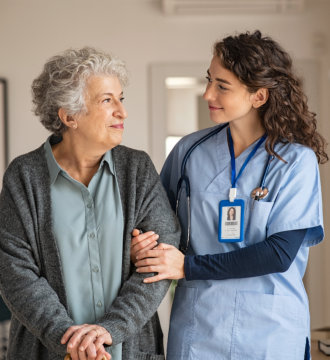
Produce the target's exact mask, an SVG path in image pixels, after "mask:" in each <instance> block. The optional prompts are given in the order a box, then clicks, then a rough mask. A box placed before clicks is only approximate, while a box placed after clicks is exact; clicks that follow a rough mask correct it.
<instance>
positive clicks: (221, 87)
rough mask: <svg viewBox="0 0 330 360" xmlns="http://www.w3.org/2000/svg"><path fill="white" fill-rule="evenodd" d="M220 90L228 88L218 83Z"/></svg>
mask: <svg viewBox="0 0 330 360" xmlns="http://www.w3.org/2000/svg"><path fill="white" fill-rule="evenodd" d="M218 87H219V89H220V90H228V89H227V88H226V87H224V86H222V85H218Z"/></svg>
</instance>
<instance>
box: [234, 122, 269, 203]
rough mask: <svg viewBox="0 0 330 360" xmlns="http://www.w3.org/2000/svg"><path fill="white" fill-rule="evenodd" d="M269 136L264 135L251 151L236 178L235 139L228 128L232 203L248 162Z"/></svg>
mask: <svg viewBox="0 0 330 360" xmlns="http://www.w3.org/2000/svg"><path fill="white" fill-rule="evenodd" d="M266 137H267V135H266V134H264V135H263V136H262V137H261V138H260V139H259V141H258V142H257V144H256V145H255V146H254V148H253V149H252V150H251V152H250V154H249V155H248V157H247V158H246V159H245V161H244V163H243V165H242V167H241V169H240V171H239V173H238V175H237V176H236V160H235V152H234V143H233V138H232V136H231V132H230V127H228V141H229V150H230V157H231V189H230V192H229V200H230V201H231V202H232V201H234V200H235V198H236V183H237V180H238V179H239V177H240V176H241V175H242V173H243V171H244V169H245V168H246V165H247V164H248V162H249V161H250V160H251V159H252V157H253V155H254V154H255V153H256V152H257V150H258V149H259V147H260V145H261V144H262V143H263V142H264V141H265V139H266Z"/></svg>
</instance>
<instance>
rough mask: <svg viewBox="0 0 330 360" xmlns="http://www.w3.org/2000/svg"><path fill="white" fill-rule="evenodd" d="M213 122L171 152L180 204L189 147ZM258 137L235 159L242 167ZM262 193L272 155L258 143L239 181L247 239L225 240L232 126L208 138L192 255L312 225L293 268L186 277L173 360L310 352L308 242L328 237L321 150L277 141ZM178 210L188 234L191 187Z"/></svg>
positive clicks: (176, 306)
mask: <svg viewBox="0 0 330 360" xmlns="http://www.w3.org/2000/svg"><path fill="white" fill-rule="evenodd" d="M211 130H212V129H205V130H202V131H198V132H196V133H193V134H191V135H188V136H186V137H184V138H183V139H182V140H181V141H180V142H179V143H178V144H177V145H176V147H175V148H174V149H173V151H172V152H171V154H170V155H169V157H168V159H167V161H166V163H165V165H164V167H163V170H162V173H161V178H162V181H163V184H164V186H165V188H166V190H167V193H168V196H169V199H170V201H171V203H172V206H173V207H174V206H175V196H176V189H177V182H178V179H179V178H180V172H181V164H182V160H183V157H184V155H185V153H186V151H187V150H188V149H189V148H190V146H191V145H192V144H193V143H194V142H195V141H196V140H198V139H200V138H201V137H202V136H203V135H205V134H206V133H208V132H210V131H211ZM254 145H255V144H252V145H251V146H250V147H249V148H247V149H246V150H245V151H244V152H243V153H242V154H240V155H239V156H238V157H237V158H236V169H237V171H239V169H240V168H241V166H242V164H243V163H244V161H245V159H246V157H247V156H248V154H249V153H250V151H251V149H252V148H253V146H254ZM275 149H276V152H277V153H278V154H279V155H280V156H281V157H282V158H283V159H285V160H286V162H287V163H284V162H283V161H280V160H278V159H277V158H275V159H274V160H273V161H272V162H271V164H270V168H269V172H268V175H267V178H266V182H265V186H266V187H267V188H268V190H269V194H268V196H267V197H266V198H265V199H263V200H260V201H254V200H253V199H252V198H251V192H252V190H254V189H255V188H256V187H258V186H259V185H260V181H261V178H262V175H263V172H264V168H265V165H266V163H267V158H268V153H267V152H266V150H265V147H264V144H263V145H262V146H261V147H260V148H259V149H258V150H257V152H256V154H255V155H254V157H253V158H252V159H251V161H250V162H249V163H248V165H247V167H246V169H245V170H244V172H243V174H242V176H241V177H240V178H239V179H238V182H237V184H236V186H237V198H238V199H243V200H244V202H245V206H244V207H245V208H244V211H245V216H244V241H243V242H235V243H220V242H219V241H218V222H219V202H220V201H221V200H228V194H229V189H230V187H231V164H230V152H229V148H228V144H227V135H226V130H222V131H221V132H220V133H218V134H216V135H214V136H213V137H211V138H210V139H208V140H207V141H205V142H203V143H202V144H201V145H199V146H198V147H197V148H196V149H195V150H194V151H193V153H192V155H191V157H190V158H189V160H188V162H187V165H186V174H187V175H188V176H189V179H190V187H191V239H190V247H189V249H188V254H199V255H203V254H216V253H224V252H228V251H233V250H235V249H239V248H241V247H246V246H249V245H252V244H255V243H257V242H260V241H263V240H265V239H266V238H267V237H269V236H271V235H272V234H275V233H278V232H281V231H288V230H296V229H306V228H309V229H310V230H308V231H307V233H306V236H305V239H304V241H303V245H302V247H301V248H300V250H299V251H298V254H297V256H296V258H295V260H294V261H293V263H292V264H291V266H290V268H289V269H288V270H287V271H286V272H284V273H275V274H268V275H264V276H258V277H251V278H244V279H229V280H207V281H205V280H193V281H186V280H185V279H182V280H180V281H179V284H178V287H177V289H176V293H175V298H174V303H173V308H172V313H171V323H170V332H169V340H168V350H167V359H168V360H174V359H182V360H183V359H184V360H189V359H217V360H228V359H231V360H242V359H244V360H265V359H267V360H278V359H283V358H284V357H285V359H286V360H302V359H303V358H304V351H305V344H306V337H309V333H310V329H309V327H310V321H309V309H308V299H307V295H306V292H305V289H304V285H303V282H302V277H303V275H304V273H305V269H306V266H307V259H308V247H309V246H312V245H316V244H317V243H319V242H320V241H321V240H322V239H323V236H324V233H323V219H322V200H321V187H320V177H319V169H318V163H317V159H316V156H315V154H314V152H313V151H312V150H311V149H309V148H307V147H305V146H302V145H299V144H277V145H276V148H275ZM182 193H183V194H182V195H181V198H180V199H181V201H180V206H179V212H178V216H179V219H180V223H181V227H182V234H183V235H182V236H183V241H185V240H186V239H185V236H186V233H187V208H186V203H185V202H186V197H185V191H184V190H183V192H182Z"/></svg>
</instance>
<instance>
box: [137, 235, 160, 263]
mask: <svg viewBox="0 0 330 360" xmlns="http://www.w3.org/2000/svg"><path fill="white" fill-rule="evenodd" d="M132 236H133V239H132V241H131V261H132V263H133V264H134V263H135V262H136V257H137V256H138V255H142V254H143V253H144V252H145V251H147V250H151V249H153V248H154V247H155V246H157V245H158V243H157V240H158V239H159V235H158V234H155V232H154V231H148V232H145V233H142V234H140V231H139V230H138V229H134V230H133V231H132Z"/></svg>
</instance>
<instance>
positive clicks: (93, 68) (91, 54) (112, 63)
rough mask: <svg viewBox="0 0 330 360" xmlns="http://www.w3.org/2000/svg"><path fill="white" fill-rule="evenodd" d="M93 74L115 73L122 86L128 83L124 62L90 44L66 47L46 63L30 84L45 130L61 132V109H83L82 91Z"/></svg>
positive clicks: (34, 102)
mask: <svg viewBox="0 0 330 360" xmlns="http://www.w3.org/2000/svg"><path fill="white" fill-rule="evenodd" d="M93 75H114V76H116V77H117V78H118V79H119V81H120V83H121V86H122V87H124V86H126V85H127V83H128V73H127V69H126V66H125V63H124V62H123V61H121V60H120V59H118V58H115V57H113V56H111V55H109V54H106V53H104V52H102V51H99V50H96V49H94V48H92V47H84V48H81V49H76V50H75V49H68V50H66V51H64V52H63V53H62V54H60V55H56V56H53V57H52V58H50V59H49V60H48V61H47V62H46V64H45V66H44V69H43V71H42V73H41V74H40V75H39V76H38V77H37V78H36V79H35V80H34V81H33V83H32V101H33V104H34V108H33V110H34V113H35V114H36V115H37V116H39V117H40V121H41V123H42V124H43V125H44V127H45V128H46V129H47V130H49V131H51V132H52V133H54V134H61V133H62V132H63V131H64V130H65V129H66V126H65V125H64V124H63V123H62V121H61V120H60V118H59V117H58V110H59V109H60V108H63V109H65V110H66V112H67V113H68V115H71V116H72V115H74V114H77V113H80V112H83V111H86V105H85V97H84V95H85V93H84V91H85V87H86V82H87V80H88V79H89V78H90V77H91V76H93Z"/></svg>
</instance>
